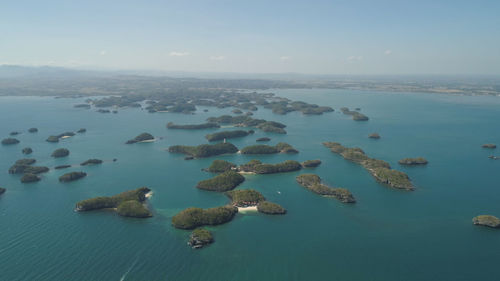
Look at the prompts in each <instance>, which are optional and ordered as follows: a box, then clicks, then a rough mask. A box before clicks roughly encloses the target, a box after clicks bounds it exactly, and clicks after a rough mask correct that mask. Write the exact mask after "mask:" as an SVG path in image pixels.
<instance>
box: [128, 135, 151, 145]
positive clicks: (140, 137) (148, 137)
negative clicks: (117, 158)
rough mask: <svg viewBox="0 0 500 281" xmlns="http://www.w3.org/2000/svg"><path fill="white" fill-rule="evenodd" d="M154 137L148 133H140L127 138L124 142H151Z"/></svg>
mask: <svg viewBox="0 0 500 281" xmlns="http://www.w3.org/2000/svg"><path fill="white" fill-rule="evenodd" d="M154 139H155V137H153V135H151V134H149V133H142V134H140V135H138V136H136V137H135V138H133V139H131V140H128V141H127V142H126V144H133V143H139V142H152V141H154Z"/></svg>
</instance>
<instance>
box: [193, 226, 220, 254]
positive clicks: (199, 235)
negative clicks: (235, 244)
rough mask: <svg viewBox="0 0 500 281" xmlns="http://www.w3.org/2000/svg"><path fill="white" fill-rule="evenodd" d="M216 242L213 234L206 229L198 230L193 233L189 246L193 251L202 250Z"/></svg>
mask: <svg viewBox="0 0 500 281" xmlns="http://www.w3.org/2000/svg"><path fill="white" fill-rule="evenodd" d="M213 242H214V238H213V236H212V233H211V232H210V231H208V230H206V229H204V228H197V229H195V230H193V232H191V236H190V237H189V242H188V245H189V246H191V247H192V248H193V249H201V248H203V247H205V246H206V245H209V244H211V243H213Z"/></svg>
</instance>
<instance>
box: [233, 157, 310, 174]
mask: <svg viewBox="0 0 500 281" xmlns="http://www.w3.org/2000/svg"><path fill="white" fill-rule="evenodd" d="M300 169H302V165H301V164H300V163H299V162H297V161H294V160H286V161H284V162H281V163H277V164H264V163H262V162H261V161H260V160H251V161H250V162H248V163H246V164H242V165H240V167H239V171H241V172H244V173H254V174H275V173H286V172H293V171H298V170H300Z"/></svg>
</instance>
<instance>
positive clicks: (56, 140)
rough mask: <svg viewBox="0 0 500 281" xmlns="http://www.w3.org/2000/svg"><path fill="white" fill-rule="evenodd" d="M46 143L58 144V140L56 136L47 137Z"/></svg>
mask: <svg viewBox="0 0 500 281" xmlns="http://www.w3.org/2000/svg"><path fill="white" fill-rule="evenodd" d="M46 141H47V142H59V138H58V137H57V136H49V137H48V138H47V139H46Z"/></svg>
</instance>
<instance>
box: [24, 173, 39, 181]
mask: <svg viewBox="0 0 500 281" xmlns="http://www.w3.org/2000/svg"><path fill="white" fill-rule="evenodd" d="M40 180H41V178H40V177H39V176H37V175H35V174H31V173H27V174H24V175H23V176H22V177H21V182H22V183H32V182H37V181H40Z"/></svg>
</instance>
